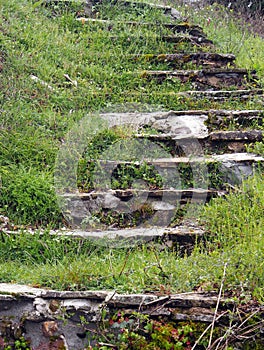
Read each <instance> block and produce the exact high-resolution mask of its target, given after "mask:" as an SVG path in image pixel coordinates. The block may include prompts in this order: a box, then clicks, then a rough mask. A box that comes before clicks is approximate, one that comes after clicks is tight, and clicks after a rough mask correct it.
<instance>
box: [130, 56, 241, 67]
mask: <svg viewBox="0 0 264 350" xmlns="http://www.w3.org/2000/svg"><path fill="white" fill-rule="evenodd" d="M132 58H133V59H134V60H135V61H139V62H142V61H146V62H155V63H158V62H163V63H166V64H168V65H169V66H172V67H174V68H180V67H182V66H184V65H185V64H186V63H190V62H191V63H193V64H195V65H197V66H199V65H202V66H203V68H206V67H210V68H221V67H226V66H227V65H233V64H234V61H235V58H236V57H235V55H232V54H218V53H210V52H197V53H183V54H177V53H175V54H174V53H173V54H166V53H165V54H138V55H132Z"/></svg>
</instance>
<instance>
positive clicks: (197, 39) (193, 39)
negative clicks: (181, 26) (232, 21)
mask: <svg viewBox="0 0 264 350" xmlns="http://www.w3.org/2000/svg"><path fill="white" fill-rule="evenodd" d="M161 39H162V40H163V41H166V42H168V43H175V44H181V43H190V44H192V45H194V46H213V41H212V40H210V39H208V38H206V37H204V36H194V35H185V36H180V35H163V36H162V37H161Z"/></svg>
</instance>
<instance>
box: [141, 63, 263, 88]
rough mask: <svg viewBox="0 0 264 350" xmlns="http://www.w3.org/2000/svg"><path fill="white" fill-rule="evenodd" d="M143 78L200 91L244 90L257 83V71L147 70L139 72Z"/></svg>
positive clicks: (234, 69)
mask: <svg viewBox="0 0 264 350" xmlns="http://www.w3.org/2000/svg"><path fill="white" fill-rule="evenodd" d="M138 74H140V76H141V77H142V78H149V79H153V78H154V79H157V81H158V82H159V83H162V82H163V81H164V80H165V79H177V80H179V81H181V82H182V83H193V84H194V87H196V88H198V89H202V90H203V89H206V88H208V87H212V88H223V87H232V86H236V87H237V88H243V87H246V86H248V84H249V83H251V82H252V83H255V82H256V81H257V79H258V78H257V75H256V72H255V71H248V70H247V69H241V68H233V69H220V68H218V69H200V70H174V71H170V70H168V71H163V70H156V71H155V70H145V71H141V72H138Z"/></svg>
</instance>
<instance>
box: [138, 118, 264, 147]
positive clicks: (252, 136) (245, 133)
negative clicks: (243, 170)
mask: <svg viewBox="0 0 264 350" xmlns="http://www.w3.org/2000/svg"><path fill="white" fill-rule="evenodd" d="M186 123H188V118H186ZM202 131H203V130H202ZM263 135H264V132H263V131H262V130H241V131H214V132H211V133H205V132H200V133H198V132H196V133H194V132H193V133H189V134H186V133H185V132H184V130H183V131H182V132H181V133H179V134H177V133H167V134H164V133H163V134H136V135H135V137H139V138H144V137H148V138H150V139H152V140H154V139H157V140H166V139H167V140H168V139H172V140H184V139H189V138H196V139H197V140H205V139H206V140H207V141H209V142H219V143H220V142H225V141H241V142H242V141H243V142H245V141H246V142H257V141H262V140H263Z"/></svg>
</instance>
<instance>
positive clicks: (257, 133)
mask: <svg viewBox="0 0 264 350" xmlns="http://www.w3.org/2000/svg"><path fill="white" fill-rule="evenodd" d="M190 130H191V129H190ZM179 131H180V130H179ZM187 131H188V130H187ZM263 135H264V132H263V131H262V130H241V131H240V130H239V131H215V132H211V133H209V134H208V135H205V134H201V133H200V134H199V133H197V134H194V133H190V134H189V133H187V134H186V133H185V130H182V132H178V133H175V134H174V133H168V134H164V133H162V134H149V133H147V134H135V137H137V138H148V139H151V140H161V141H164V140H170V139H171V140H174V141H176V142H177V140H181V143H182V144H184V141H188V140H191V139H192V138H193V139H194V138H195V139H197V140H198V141H201V142H203V143H206V144H208V146H209V145H210V144H212V146H213V145H214V143H225V142H242V143H243V144H246V143H253V142H260V141H262V140H263Z"/></svg>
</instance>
